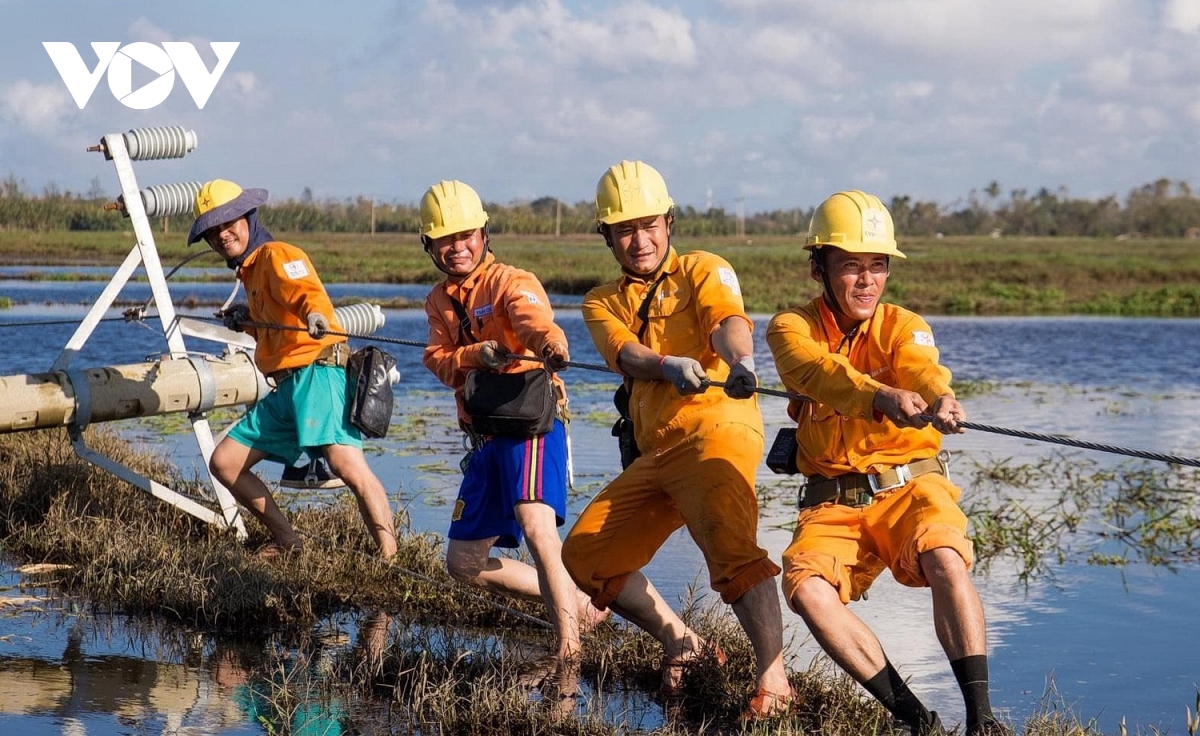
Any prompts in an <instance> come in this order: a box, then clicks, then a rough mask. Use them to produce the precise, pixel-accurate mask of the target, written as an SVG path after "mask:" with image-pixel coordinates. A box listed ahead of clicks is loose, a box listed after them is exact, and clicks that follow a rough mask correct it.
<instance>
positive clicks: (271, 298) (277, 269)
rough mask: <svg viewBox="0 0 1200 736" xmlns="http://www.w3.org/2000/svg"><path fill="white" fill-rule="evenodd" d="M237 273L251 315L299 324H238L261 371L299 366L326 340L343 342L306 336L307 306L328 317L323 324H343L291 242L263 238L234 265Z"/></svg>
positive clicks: (327, 342) (272, 321) (271, 321)
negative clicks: (248, 338)
mask: <svg viewBox="0 0 1200 736" xmlns="http://www.w3.org/2000/svg"><path fill="white" fill-rule="evenodd" d="M237 275H238V278H239V279H240V280H241V282H242V284H244V285H245V287H246V301H247V303H248V305H249V307H250V319H251V321H253V322H262V323H264V324H272V325H283V326H285V327H299V328H301V329H300V330H277V329H266V328H254V327H246V328H244V329H245V331H246V333H247V334H249V335H252V336H253V337H254V342H255V348H254V362H255V364H256V365H258V369H259V370H260V371H262V372H263V373H264V374H266V373H273V372H275V371H278V370H282V369H284V368H301V367H303V366H306V365H308V364H310V363H312V362H313V361H314V360H316V359H317V355H318V354H320V352H321V351H322V350H323V349H324V348H325V347H326V346H328V345H334V344H336V343H339V342H346V338H344V337H335V336H333V335H326V336H325V337H323V338H321V339H320V340H317V339H315V338H312V337H309V335H308V321H307V320H308V315H310V314H312V313H313V312H320V313H321V314H323V315H325V316H326V317H327V318H328V319H329V329H331V330H333V331H335V332H344V330H343V329H342V327H341V325H339V324H338V322H337V318H336V317H335V316H334V314H333V303H332V302H331V301H329V295H328V294H326V293H325V286H324V285H322V284H321V279H319V278H317V272H316V270H315V269H314V268H313V265H312V262H311V261H309V260H308V256H307V255H306V254H305V253H304V251H302V250H300V249H299V248H297V247H296V246H294V245H290V244H288V243H284V242H281V241H278V240H272V241H270V242H267V243H263V244H262V246H260V247H259V248H257V249H256V250H255V251H254V252H252V253H251V254H250V255H249V257H247V258H246V260H245V262H244V263H242V265H241V266H240V267H238V270H237Z"/></svg>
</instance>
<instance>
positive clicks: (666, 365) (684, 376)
mask: <svg viewBox="0 0 1200 736" xmlns="http://www.w3.org/2000/svg"><path fill="white" fill-rule="evenodd" d="M658 365H659V367H660V368H662V374H663V378H665V379H666V380H668V381H670V382H671V383H673V384H675V388H676V389H677V390H678V391H679V393H680V394H682V395H684V396H687V395H688V394H699V393H703V392H704V389H705V385H704V382H705V381H707V380H708V374H706V373H705V372H704V367H703V366H701V365H700V363H699V362H698V361H696V360H694V359H692V358H682V357H679V356H678V355H664V356H663V358H662V360H661V361H659V364H658Z"/></svg>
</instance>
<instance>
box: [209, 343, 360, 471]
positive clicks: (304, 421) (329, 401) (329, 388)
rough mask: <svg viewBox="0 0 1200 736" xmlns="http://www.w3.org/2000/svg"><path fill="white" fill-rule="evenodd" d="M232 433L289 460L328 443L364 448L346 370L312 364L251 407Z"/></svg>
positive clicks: (277, 458) (241, 442) (244, 442)
mask: <svg viewBox="0 0 1200 736" xmlns="http://www.w3.org/2000/svg"><path fill="white" fill-rule="evenodd" d="M228 437H229V438H230V439H232V440H233V441H235V442H237V443H238V444H239V445H245V446H246V447H249V448H250V449H252V450H259V451H261V452H265V453H267V456H268V457H269V458H270V459H272V460H275V461H277V462H281V463H285V464H287V465H293V464H295V462H296V461H297V460H298V459H299V458H300V455H301V454H303V453H307V454H309V455H314V453H316V454H319V453H317V452H316V448H318V447H323V446H325V445H348V446H350V447H357V448H359V449H360V450H361V449H362V446H363V443H362V435H361V434H359V431H358V429H357V428H356V427H355V426H354V425H352V424H351V423H350V404H349V402H348V400H347V389H346V370H345V369H344V368H338V367H337V366H332V365H317V364H313V365H309V366H305V367H304V368H301V369H299V370H297V371H293V372H292V373H291V375H289V376H288V377H287V378H285V379H283V380H282V381H280V382H279V385H277V386H276V387H275V390H274V391H272V392H271V393H269V394H267V395H266V397H265V398H263V399H262V400H261V401H259V402H258V403H257V404H255V405H254V406H252V407H250V409H249V410H248V411H247V412H246V414H245V415H244V416H243V417H242V420H241V421H240V422H238V423H237V424H236V425H234V427H233V429H231V430H229V435H228ZM310 450H312V451H313V452H309V451H310Z"/></svg>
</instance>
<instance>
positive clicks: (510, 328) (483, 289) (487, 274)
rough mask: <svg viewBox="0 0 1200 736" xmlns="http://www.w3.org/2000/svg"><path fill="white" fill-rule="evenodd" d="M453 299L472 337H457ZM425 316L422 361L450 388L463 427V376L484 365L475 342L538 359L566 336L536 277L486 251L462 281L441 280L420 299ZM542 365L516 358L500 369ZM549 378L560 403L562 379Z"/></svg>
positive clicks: (519, 370)
mask: <svg viewBox="0 0 1200 736" xmlns="http://www.w3.org/2000/svg"><path fill="white" fill-rule="evenodd" d="M452 299H457V300H458V302H459V303H460V304H462V305H463V307H464V309H465V310H466V313H467V315H468V316H469V317H470V321H471V332H472V334H473V335H474V336H475V341H472V340H471V339H470V337H468V336H467V335H460V332H461V330H460V327H459V319H458V313H457V312H455V310H454V306H453V303H452V301H451V300H452ZM425 315H426V316H427V317H428V319H429V344H428V346H426V348H425V356H424V358H423V361H422V362H424V364H425V367H426V368H428V369H429V370H430V371H431V372H432V373H433V374H434V375H435V376H437V377H438V380H440V381H441V382H442V383H443V384H445V385H446V386H448V387H449V388H452V389H454V398H455V400H456V402H457V404H458V417H459V420H460V421H461V422H463V423H464V424H467V425H469V424H470V417H469V416H468V415H467V413H466V411H465V410H464V409H463V391H464V389H465V387H466V382H467V374H468V373H470V372H471V371H472V370H474V369H476V368H485V367H486V366H484V364H483V362H482V361H481V360H480V359H479V350H480V347H479V344H480V343H482V342H484V341H486V340H495V341H496V342H498V343H499V344H500V347H501V349H503V350H506V351H508V352H509V353H514V354H516V355H528V356H533V357H540V356H541V354H542V350H543V349H544V348H545V347H546V345H547V344H549V343H551V342H560V343H562V344H563V345H566V344H567V335H566V333H564V332H563V330H562V328H561V327H559V326H558V325H557V324H555V322H554V310H553V309H551V307H550V300H549V299H548V298H547V297H546V291H545V289H543V288H542V284H541V282H540V281H538V279H537V276H534V275H533V274H532V273H530V272H528V271H524V270H522V269H519V268H516V267H513V266H508V265H505V264H503V263H498V262H497V261H496V257H495V255H493V254H492V253H491V252H489V253H488V254H487V255H486V256H484V259H483V262H482V263H481V264H480V265H479V268H477V269H475V271H474V272H472V273H471V275H470V276H468V277H466V278H465V279H463V280H462V281H461V282H457V283H456V282H455V281H453V280H451V279H446V280H445V281H443V282H442V283H440V284H438V285H437V286H435V287H433V289H432V290H431V291H430V292H429V296H428V297H426V299H425ZM541 368H542V364H541V363H539V362H537V361H532V360H517V361H513V362H512V363H509V364H508V365H507V366H505V367H504V368H502V369H501V370H500V371H499V372H500V373H524V372H525V371H531V370H534V369H541ZM553 380H554V384H555V386H557V388H558V392H559V396H562V397H564V399H563V400H564V401H565V397H566V387H565V386H564V385H563V382H562V379H561V378H559V377H558V375H557V374H555V375H554V378H553Z"/></svg>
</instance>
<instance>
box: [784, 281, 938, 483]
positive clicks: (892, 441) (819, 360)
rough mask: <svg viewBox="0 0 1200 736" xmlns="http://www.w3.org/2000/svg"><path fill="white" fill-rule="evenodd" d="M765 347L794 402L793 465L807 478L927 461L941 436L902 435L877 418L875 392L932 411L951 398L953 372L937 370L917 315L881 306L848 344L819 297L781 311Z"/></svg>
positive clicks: (924, 432) (908, 431)
mask: <svg viewBox="0 0 1200 736" xmlns="http://www.w3.org/2000/svg"><path fill="white" fill-rule="evenodd" d="M767 344H768V345H769V346H770V348H771V353H772V354H773V355H774V356H775V366H776V367H777V368H778V369H779V376H780V378H782V379H783V384H784V386H786V387H787V389H788V390H789V391H794V392H796V393H798V394H801V395H803V396H807V397H809V398H811V399H813V400H814V401H811V402H797V401H793V402H791V403H790V404H789V406H788V414H789V415H790V416H791V417H792V418H793V419H795V420H796V421H797V422H798V423H799V426H798V427H797V428H796V440H797V442H798V444H799V450H798V452H797V457H796V459H797V465H798V467H799V468H800V472H802V473H804V474H805V475H810V476H811V475H821V476H825V477H831V476H835V475H841V474H843V473H851V472H854V473H876V472H881V471H883V470H886V469H888V468H890V467H894V466H896V465H903V464H905V463H908V462H910V461H912V460H918V459H921V458H926V457H932V456H934V455H936V454H937V453H938V451H939V450H940V449H941V446H942V435H941V433H940V432H938V431H937V430H936V429H934V428H933V427H932V426H926V427H925V428H924V429H912V428H900V427H897V426H896V425H895V424H893V423H892V422H891V420H889V419H887V418H886V417H883V416H882V415H879V414H876V412H875V411H874V406H873V403H874V400H875V392H876V391H878V390H879V387H880V386H885V385H886V386H891V387H893V388H901V389H906V390H908V391H915V392H916V393H919V394H920V395H921V396H922V398H924V399H925V401H926V402H928V403H929V405H930V406H932V405H933V403H934V402H935V401H937V399H938V397H940V396H943V395H946V394H950V395H953V392H952V391H951V389H950V371H949V370H947V369H946V368H945V367H944V366H942V365H940V364H939V363H938V350H937V347H936V346H935V345H934V342H933V331H932V330H930V328H929V325H928V324H927V323H926V322H925V320H924V319H922V318H921V316H920V315H918V314H915V313H913V312H910V311H908V310H907V309H904V308H902V307H898V306H896V305H894V304H880V305H879V306H878V307H877V308H876V309H875V313H874V314H873V315H871V318H870V319H868V320H867V321H865V322H863V323H862V324H861V325H859V327H858V330H857V331H856V332H855V334H853V335H851V336H849V337H847V336H846V335H845V334H844V333H843V332H842V330H841V329H840V328H839V327H838V324H837V320H836V319H834V315H833V312H831V311H830V309H829V307H828V306H827V305H826V304H825V300H824V298H822V297H817V298H816V299H814V300H813V301H811V302H809V303H808V304H807V305H805V306H803V307H798V308H796V309H789V310H787V311H785V312H780V313H779V314H777V315H775V317H773V318H772V319H771V322H770V325H769V326H768V327H767Z"/></svg>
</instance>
